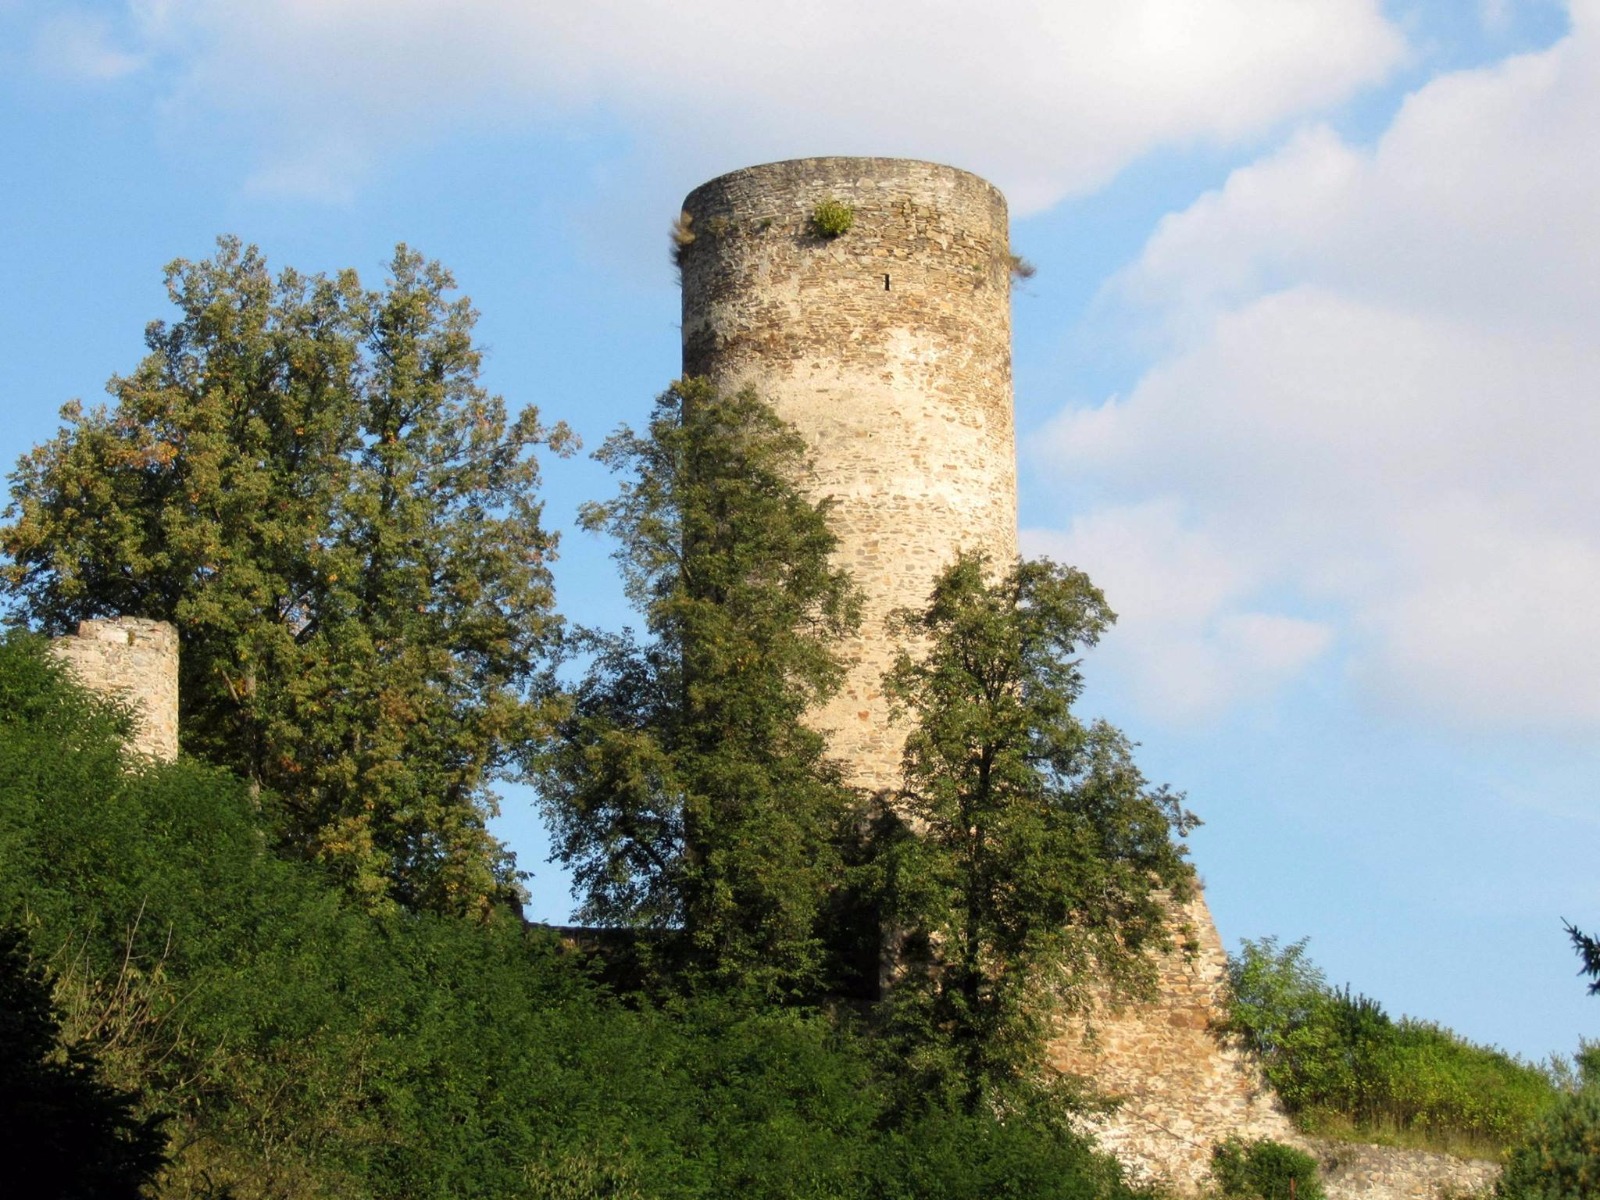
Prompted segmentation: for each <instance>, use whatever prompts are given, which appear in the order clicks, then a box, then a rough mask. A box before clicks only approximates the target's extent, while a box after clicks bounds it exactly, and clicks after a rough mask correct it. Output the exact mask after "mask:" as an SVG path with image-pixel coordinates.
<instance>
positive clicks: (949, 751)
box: [886, 554, 1193, 1110]
mask: <svg viewBox="0 0 1600 1200" xmlns="http://www.w3.org/2000/svg"><path fill="white" fill-rule="evenodd" d="M987 570H988V564H987V562H986V560H985V559H984V558H983V557H982V556H981V555H975V554H967V555H962V556H961V557H959V558H958V559H957V561H956V562H955V563H953V564H952V565H951V566H950V567H949V568H948V569H947V570H945V571H944V572H943V573H942V574H941V575H940V576H939V578H938V579H937V580H936V581H935V582H934V585H933V589H932V593H931V596H930V598H929V602H928V605H927V607H926V608H925V609H923V610H920V611H910V612H903V613H901V614H899V615H898V616H897V618H896V630H897V632H898V633H899V634H900V635H901V636H902V638H903V639H904V640H905V648H904V649H903V650H902V652H901V654H900V656H899V659H898V661H897V663H896V665H895V667H894V669H893V671H892V672H891V674H890V675H889V677H888V679H887V681H886V690H887V692H888V694H889V696H890V697H891V699H892V700H893V701H894V702H895V704H896V705H897V706H898V707H899V709H900V710H901V711H903V713H904V714H905V715H906V716H907V717H908V718H909V721H910V733H909V736H908V738H907V741H906V749H905V771H904V785H903V788H902V789H901V791H900V793H899V795H898V796H897V797H896V799H895V804H894V808H895V810H896V812H897V814H898V815H899V816H900V817H901V818H902V819H903V821H902V823H901V824H900V826H899V829H900V836H899V837H898V838H894V839H892V842H893V844H892V849H890V850H889V851H888V852H887V858H888V861H887V894H888V898H887V902H886V910H887V915H888V920H889V923H890V927H891V928H893V929H895V930H896V931H898V934H899V945H898V956H899V958H900V960H901V962H900V965H901V968H902V971H901V975H900V977H899V978H898V980H897V981H896V984H895V986H894V988H893V989H892V991H891V995H890V998H889V1003H890V1007H891V1011H892V1013H893V1018H894V1022H895V1024H896V1025H897V1026H899V1027H901V1028H902V1029H910V1030H913V1031H920V1032H921V1033H922V1034H923V1035H924V1036H923V1037H922V1038H921V1040H922V1042H923V1043H924V1045H923V1047H922V1048H921V1055H922V1057H923V1058H924V1060H925V1061H926V1062H927V1064H928V1066H929V1067H930V1068H933V1069H934V1070H935V1073H936V1074H943V1075H945V1076H946V1077H947V1078H950V1079H952V1080H958V1081H959V1084H958V1086H959V1090H960V1093H961V1096H962V1100H963V1103H965V1104H966V1105H967V1106H968V1108H969V1109H974V1110H975V1109H976V1108H977V1107H978V1105H979V1104H980V1103H981V1102H982V1101H983V1099H984V1097H985V1095H986V1094H987V1093H988V1092H989V1091H990V1090H991V1089H992V1088H994V1087H996V1086H1001V1087H1003V1086H1005V1085H1007V1084H1009V1083H1013V1082H1016V1081H1020V1080H1025V1079H1028V1078H1030V1077H1032V1076H1034V1075H1036V1074H1037V1072H1038V1068H1039V1064H1040V1058H1041V1054H1042V1050H1043V1044H1044V1040H1045V1038H1046V1036H1047V1034H1048V1032H1049V1029H1050V1021H1051V1018H1052V1016H1053V1015H1054V1014H1055V1013H1056V1012H1057V1011H1059V1009H1060V1007H1061V1006H1062V1005H1063V1004H1071V1003H1074V1002H1077V1001H1081V1000H1082V998H1083V996H1084V994H1085V992H1086V989H1087V988H1088V986H1089V985H1090V984H1093V983H1105V982H1107V981H1109V982H1111V983H1114V984H1119V985H1122V986H1123V987H1125V988H1131V989H1135V990H1137V989H1138V988H1139V987H1140V985H1143V986H1145V987H1148V986H1149V985H1150V983H1151V982H1152V980H1151V978H1150V976H1149V974H1148V973H1149V970H1150V966H1149V959H1148V955H1147V953H1146V952H1147V951H1148V950H1149V949H1151V948H1152V947H1155V946H1160V947H1163V948H1165V947H1167V946H1169V945H1170V933H1171V931H1170V930H1169V928H1168V925H1169V923H1170V913H1171V903H1172V901H1174V900H1176V901H1181V900H1183V899H1185V898H1186V897H1187V895H1188V894H1189V889H1190V887H1191V878H1192V877H1191V872H1190V868H1189V867H1188V864H1187V863H1186V862H1185V861H1184V859H1183V851H1182V849H1181V847H1180V846H1179V845H1178V844H1176V843H1175V842H1174V840H1173V833H1174V831H1175V830H1176V831H1177V832H1178V833H1180V834H1181V833H1182V832H1184V831H1185V830H1186V829H1187V827H1188V824H1189V823H1190V822H1191V821H1192V820H1193V818H1192V817H1190V816H1189V815H1188V814H1187V813H1185V812H1183V810H1182V809H1181V807H1180V805H1179V803H1178V799H1177V798H1176V797H1174V796H1172V795H1171V794H1169V793H1167V792H1166V791H1165V790H1163V789H1152V788H1151V787H1149V786H1148V785H1147V784H1146V782H1145V779H1144V777H1143V776H1142V775H1141V774H1140V773H1139V770H1138V768H1137V767H1136V766H1135V765H1134V763H1133V758H1132V754H1131V747H1130V745H1129V743H1128V741H1127V739H1126V738H1124V737H1123V736H1122V734H1120V733H1119V732H1118V731H1117V730H1115V729H1113V728H1111V727H1110V726H1108V725H1105V724H1092V725H1090V724H1085V723H1084V722H1083V721H1081V720H1080V719H1079V718H1078V717H1077V716H1076V715H1075V714H1074V713H1073V711H1072V705H1073V702H1074V701H1075V700H1076V699H1077V697H1078V695H1079V692H1080V691H1081V689H1082V681H1081V678H1080V675H1079V668H1078V660H1077V658H1076V657H1075V655H1076V653H1077V652H1078V650H1079V649H1080V648H1081V647H1084V646H1089V645H1092V644H1093V643H1094V642H1095V641H1096V639H1097V638H1098V637H1099V635H1100V633H1101V632H1102V631H1103V630H1104V629H1105V627H1106V626H1107V625H1108V624H1109V623H1110V621H1111V620H1112V614H1111V612H1110V610H1109V609H1108V608H1107V607H1106V603H1105V599H1104V597H1102V596H1101V594H1100V592H1099V591H1098V590H1097V589H1095V588H1094V587H1093V585H1092V584H1090V582H1089V580H1088V578H1087V576H1085V575H1084V574H1082V572H1079V571H1076V570H1073V569H1071V568H1068V567H1060V566H1057V565H1055V564H1053V563H1050V562H1048V561H1038V562H1019V563H1016V564H1015V565H1012V566H1011V567H1010V568H1009V570H1007V571H1005V572H1004V573H1003V574H1002V575H1000V576H999V577H998V578H995V579H993V580H990V579H988V578H986V572H987ZM941 1055H942V1056H943V1062H941V1061H940V1056H941Z"/></svg>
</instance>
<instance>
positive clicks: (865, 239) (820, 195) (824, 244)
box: [679, 158, 1295, 1187]
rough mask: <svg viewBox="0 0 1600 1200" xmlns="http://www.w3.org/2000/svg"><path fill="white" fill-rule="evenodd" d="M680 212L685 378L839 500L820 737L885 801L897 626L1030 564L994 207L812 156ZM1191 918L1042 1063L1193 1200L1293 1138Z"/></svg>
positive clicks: (1000, 218)
mask: <svg viewBox="0 0 1600 1200" xmlns="http://www.w3.org/2000/svg"><path fill="white" fill-rule="evenodd" d="M829 201H832V202H834V203H836V204H839V205H844V206H847V207H848V208H849V209H850V210H851V212H852V213H853V220H852V222H851V224H850V227H849V229H848V230H847V231H846V232H844V233H843V234H839V235H837V236H831V237H830V236H827V235H826V234H825V233H824V232H822V231H819V230H818V229H817V228H815V221H814V214H815V213H816V212H817V209H818V206H819V205H822V204H824V203H826V202H829ZM683 213H684V216H683V218H682V219H681V225H680V233H679V238H680V243H683V242H685V241H687V240H688V239H690V238H692V241H688V244H687V245H686V246H684V247H683V253H681V254H680V263H679V265H680V269H681V272H682V277H683V370H684V374H685V375H697V376H706V377H708V378H709V379H710V380H711V381H712V383H713V384H714V385H715V386H716V387H718V388H719V389H722V390H733V389H738V388H741V387H745V386H753V387H754V388H755V389H756V390H757V392H758V393H759V394H760V395H761V396H762V397H763V398H764V399H765V400H767V401H768V402H769V403H770V404H772V405H773V407H774V408H775V409H776V410H777V412H778V414H779V415H780V416H782V417H783V418H784V419H785V420H787V421H789V422H790V423H791V424H793V425H794V426H795V427H796V428H797V429H798V430H799V431H800V433H801V434H802V435H803V436H804V437H805V438H806V440H807V442H808V444H809V446H810V449H811V454H812V458H813V462H814V474H813V477H812V479H811V480H810V481H809V484H808V486H809V487H810V488H811V489H812V490H813V491H814V493H815V494H816V495H819V496H829V497H832V499H833V502H834V508H833V511H832V514H831V519H832V522H833V526H834V531H835V533H836V534H837V535H838V538H839V549H838V560H839V561H840V562H841V563H842V564H843V565H844V566H846V567H848V568H849V569H850V571H851V572H852V574H853V575H854V576H855V580H856V583H857V584H858V586H859V587H860V588H861V589H862V591H863V593H864V606H863V608H864V619H863V622H862V627H861V631H860V633H859V635H858V636H857V638H856V639H855V642H854V644H852V645H850V646H848V647H846V648H845V649H846V655H847V658H848V659H849V661H850V668H849V674H848V677H847V680H846V682H845V685H844V687H843V688H842V689H841V691H840V693H839V694H838V696H837V697H835V698H834V700H833V701H831V702H830V703H829V704H828V705H827V706H826V707H824V708H823V709H822V710H821V711H820V712H818V713H816V714H814V717H813V719H814V720H815V722H816V724H817V726H818V727H819V728H820V729H822V730H824V731H825V732H826V733H827V734H828V735H829V737H830V740H831V743H832V747H833V751H834V754H835V755H836V756H837V757H838V758H839V759H840V760H841V761H842V762H844V763H845V764H847V769H848V770H849V771H850V772H851V774H852V782H854V783H855V784H857V785H858V786H861V787H864V788H867V789H869V790H871V791H874V792H877V791H882V790H884V789H888V788H892V787H894V786H896V785H897V783H898V781H899V778H900V754H901V748H902V746H903V743H904V738H905V731H904V730H903V729H899V728H896V727H895V726H894V725H893V724H892V723H891V722H890V720H889V714H888V708H887V704H886V702H885V699H884V697H883V695H882V689H881V679H882V676H883V673H884V671H885V670H886V669H887V668H888V667H889V665H890V664H891V662H892V660H893V656H894V653H895V645H894V641H893V639H892V638H890V637H889V636H888V633H887V631H886V629H885V627H884V619H885V617H887V615H888V614H889V613H890V612H892V611H893V610H895V609H896V608H902V607H912V608H917V607H921V606H922V605H923V604H925V603H926V601H927V597H928V592H929V590H930V588H931V586H932V583H933V579H934V576H935V575H936V574H937V573H938V571H939V570H940V569H941V568H943V567H944V566H946V565H947V564H948V563H949V562H950V561H951V560H952V559H953V558H954V557H955V555H956V553H957V551H958V550H961V549H977V550H982V551H986V552H987V553H989V554H990V555H991V556H992V558H993V559H994V561H995V562H996V563H997V564H1001V565H1003V564H1006V563H1008V562H1010V561H1011V559H1013V558H1014V557H1015V555H1016V552H1017V483H1016V448H1015V433H1014V426H1013V403H1012V393H1011V277H1012V265H1013V262H1014V260H1013V258H1012V255H1011V246H1010V235H1009V227H1008V221H1007V214H1006V203H1005V198H1004V197H1003V196H1002V195H1001V194H1000V193H999V191H997V190H996V189H995V188H994V187H993V186H992V185H990V184H989V183H987V182H985V181H984V180H982V179H979V178H978V177H977V176H976V175H972V174H969V173H968V172H966V171H958V170H956V169H954V168H952V167H946V166H940V165H937V164H935V163H926V162H915V161H909V160H905V159H888V158H806V159H796V160H793V161H789V162H778V163H769V164H767V165H764V166H757V167H748V168H746V169H744V170H741V171H734V172H732V173H731V174H728V175H723V176H720V177H718V178H716V179H713V180H711V181H710V182H709V183H706V184H702V185H701V186H700V187H698V188H696V189H695V190H694V191H692V192H690V193H689V195H688V197H687V198H686V199H685V200H684V202H683ZM1178 919H1179V920H1180V921H1183V922H1186V923H1187V924H1188V925H1189V926H1190V927H1191V928H1192V929H1193V931H1194V934H1195V938H1196V940H1197V941H1198V943H1199V952H1198V954H1196V955H1193V956H1186V955H1184V954H1183V953H1181V952H1177V951H1175V952H1173V953H1171V954H1169V955H1167V956H1165V958H1164V959H1163V961H1162V962H1161V964H1160V973H1161V991H1160V996H1159V998H1158V999H1157V1000H1155V1001H1153V1002H1150V1003H1144V1004H1138V1005H1130V1006H1127V1007H1123V1008H1120V1009H1119V1008H1117V1007H1115V1006H1113V1005H1111V1004H1110V1003H1109V1001H1110V998H1109V997H1107V998H1105V999H1106V1000H1107V1003H1106V1004H1105V1005H1103V1006H1102V1007H1101V1009H1100V1010H1099V1011H1098V1012H1096V1013H1095V1014H1093V1016H1092V1017H1091V1018H1090V1019H1089V1020H1088V1021H1087V1022H1083V1021H1079V1022H1077V1023H1075V1024H1073V1025H1072V1026H1071V1027H1068V1028H1064V1029H1063V1030H1062V1033H1061V1036H1060V1037H1059V1038H1058V1039H1057V1040H1056V1041H1055V1043H1054V1044H1053V1045H1052V1047H1051V1053H1050V1057H1051V1061H1052V1063H1053V1064H1054V1065H1055V1066H1057V1067H1058V1068H1059V1069H1061V1070H1063V1071H1066V1072H1069V1073H1072V1074H1076V1075H1083V1076H1087V1077H1088V1078H1090V1079H1091V1080H1093V1081H1094V1082H1095V1084H1096V1085H1097V1086H1098V1087H1099V1088H1100V1089H1101V1090H1102V1091H1104V1092H1106V1093H1108V1094H1111V1095H1115V1096H1118V1097H1120V1098H1122V1100H1123V1104H1122V1106H1121V1108H1120V1109H1119V1110H1118V1111H1117V1112H1116V1113H1115V1114H1114V1115H1113V1116H1112V1117H1111V1118H1109V1120H1105V1121H1103V1122H1101V1123H1100V1127H1099V1128H1098V1130H1097V1132H1098V1133H1099V1135H1100V1137H1101V1139H1102V1141H1103V1142H1104V1143H1105V1144H1106V1146H1107V1147H1108V1148H1109V1149H1111V1150H1113V1151H1114V1152H1116V1153H1117V1154H1118V1155H1119V1156H1120V1157H1121V1158H1122V1159H1123V1160H1124V1161H1125V1162H1127V1163H1128V1165H1129V1166H1130V1167H1132V1168H1133V1169H1134V1170H1135V1171H1137V1172H1138V1173H1140V1174H1142V1175H1144V1176H1147V1177H1160V1178H1166V1179H1169V1180H1171V1181H1172V1182H1173V1183H1177V1184H1179V1185H1181V1186H1189V1187H1193V1186H1196V1185H1198V1184H1199V1183H1200V1182H1201V1180H1202V1179H1203V1177H1204V1175H1205V1173H1206V1170H1207V1168H1208V1167H1209V1165H1210V1151H1211V1145H1212V1143H1214V1142H1216V1141H1218V1140H1220V1139H1221V1138H1224V1137H1227V1136H1228V1135H1230V1134H1239V1135H1243V1136H1247V1137H1267V1136H1271V1137H1277V1138H1281V1139H1286V1140H1294V1139H1295V1134H1294V1130H1293V1128H1292V1126H1291V1125H1290V1123H1289V1121H1288V1119H1287V1118H1286V1117H1285V1116H1284V1115H1283V1114H1282V1112H1281V1110H1280V1109H1279V1108H1278V1106H1277V1104H1276V1102H1275V1100H1274V1099H1273V1098H1272V1096H1271V1095H1270V1093H1268V1092H1267V1091H1266V1090H1265V1089H1264V1086H1263V1084H1262V1083H1261V1081H1260V1079H1259V1077H1258V1074H1257V1072H1256V1071H1255V1070H1254V1069H1253V1067H1252V1066H1251V1065H1250V1064H1249V1063H1248V1062H1247V1061H1246V1060H1245V1059H1244V1058H1243V1057H1242V1056H1240V1055H1239V1054H1237V1053H1236V1052H1233V1051H1230V1050H1229V1049H1228V1048H1227V1047H1225V1046H1224V1045H1222V1044H1221V1043H1219V1041H1218V1040H1217V1037H1216V1035H1215V1033H1214V1032H1213V1026H1214V1024H1215V1021H1216V1019H1217V1018H1218V1017H1219V1016H1220V1009H1219V1000H1220V993H1221V987H1222V982H1223V977H1224V971H1225V962H1226V960H1225V956H1224V954H1223V949H1222V942H1221V939H1220V938H1219V937H1218V936H1217V932H1216V927H1215V925H1214V924H1213V923H1212V920H1211V915H1210V913H1209V912H1208V911H1207V909H1206V905H1205V900H1204V898H1203V897H1201V896H1197V897H1196V898H1195V900H1194V901H1193V903H1192V904H1191V905H1190V906H1189V907H1188V909H1187V910H1186V911H1185V912H1183V913H1182V914H1180V915H1179V918H1178Z"/></svg>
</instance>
